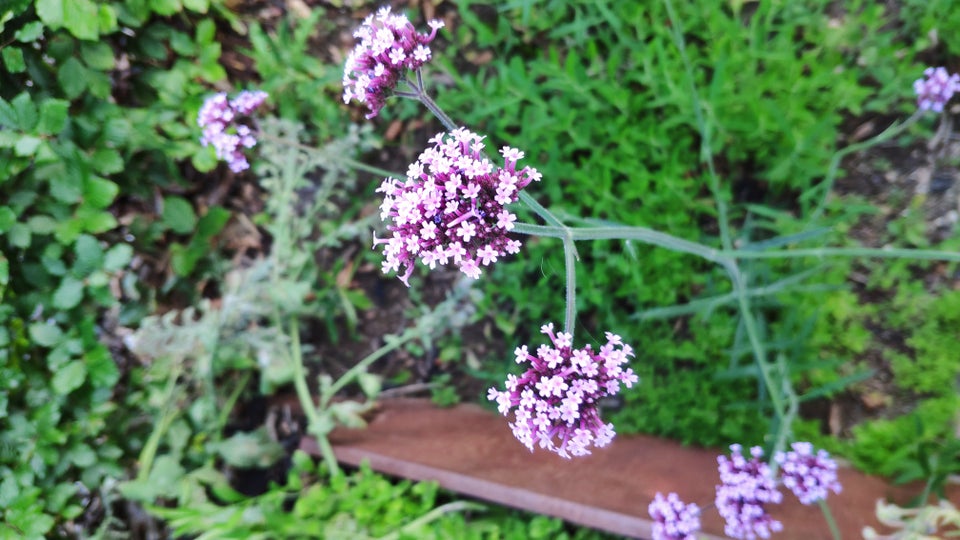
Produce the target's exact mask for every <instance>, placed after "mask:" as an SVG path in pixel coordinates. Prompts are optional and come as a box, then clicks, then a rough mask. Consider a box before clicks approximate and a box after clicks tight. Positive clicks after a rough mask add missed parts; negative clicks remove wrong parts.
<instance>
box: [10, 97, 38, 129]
mask: <svg viewBox="0 0 960 540" xmlns="http://www.w3.org/2000/svg"><path fill="white" fill-rule="evenodd" d="M10 104H11V105H13V110H14V111H16V113H17V125H18V126H19V127H20V129H21V130H23V131H27V132H31V131H33V128H34V127H36V125H37V106H36V105H34V104H33V100H31V99H30V94H28V93H26V92H23V93H21V94H19V95H18V96H17V97H15V98H13V100H12V101H11V102H10Z"/></svg>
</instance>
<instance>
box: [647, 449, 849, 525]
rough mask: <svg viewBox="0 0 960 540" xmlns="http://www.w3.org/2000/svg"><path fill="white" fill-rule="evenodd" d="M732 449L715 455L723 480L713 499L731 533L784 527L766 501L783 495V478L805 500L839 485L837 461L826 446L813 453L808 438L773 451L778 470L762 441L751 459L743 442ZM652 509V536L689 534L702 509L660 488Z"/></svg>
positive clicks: (814, 499) (818, 497) (808, 501)
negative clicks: (767, 460)
mask: <svg viewBox="0 0 960 540" xmlns="http://www.w3.org/2000/svg"><path fill="white" fill-rule="evenodd" d="M730 451H731V455H730V457H729V458H728V457H727V456H719V457H718V458H717V463H718V464H719V467H718V469H719V472H720V485H718V486H717V492H716V493H717V495H716V499H715V501H714V502H715V505H716V507H717V511H718V512H719V513H720V516H721V517H723V519H724V521H725V525H724V532H725V533H726V534H727V536H729V537H731V538H738V539H741V540H754V539H756V538H770V535H771V533H774V532H777V531H780V530H782V529H783V524H782V523H780V522H779V521H777V520H775V519H773V517H771V516H770V514H769V513H768V512H767V506H768V505H771V504H779V503H780V502H781V501H782V500H783V495H782V494H781V493H780V491H778V489H777V487H778V485H779V484H783V485H784V486H785V487H786V488H787V489H789V490H790V491H792V492H793V494H794V495H796V496H797V499H799V500H800V503H801V504H805V505H810V504H813V503H815V502H817V501H820V500H825V499H826V498H827V495H828V492H829V491H833V492H834V493H840V491H841V486H840V482H839V481H838V480H837V463H836V462H835V461H834V460H833V459H832V458H831V457H830V454H829V453H828V452H826V451H825V450H819V451H817V452H816V453H814V450H813V445H812V444H810V443H808V442H795V443H793V445H792V450H791V451H789V452H777V453H776V454H775V455H774V461H776V462H777V464H779V465H780V470H779V474H778V475H774V474H773V472H772V470H771V468H770V466H769V465H768V464H767V463H764V462H763V461H761V459H760V458H762V457H763V449H761V448H760V447H759V446H755V447H753V448H751V449H750V458H749V459H747V458H746V457H745V456H744V455H743V454H742V452H743V447H742V446H740V445H739V444H734V445H731V446H730ZM649 511H650V517H651V518H652V519H653V521H654V526H653V540H691V539H693V538H695V536H694V533H696V532H697V531H698V530H699V528H700V522H699V509H698V508H697V507H696V505H693V504H690V505H684V504H683V503H682V502H680V499H679V498H678V497H677V496H676V494H673V493H671V494H670V495H668V496H667V497H666V498H664V497H663V495H661V494H660V493H657V494H656V498H655V499H654V501H653V502H652V503H651V504H650V507H649Z"/></svg>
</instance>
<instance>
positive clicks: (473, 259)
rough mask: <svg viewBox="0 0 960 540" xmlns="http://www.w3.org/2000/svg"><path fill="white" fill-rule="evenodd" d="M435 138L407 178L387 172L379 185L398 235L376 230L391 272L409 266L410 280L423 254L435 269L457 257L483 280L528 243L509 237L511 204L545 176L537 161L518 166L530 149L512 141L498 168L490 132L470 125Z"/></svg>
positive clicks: (385, 209) (458, 262) (385, 211)
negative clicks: (487, 148)
mask: <svg viewBox="0 0 960 540" xmlns="http://www.w3.org/2000/svg"><path fill="white" fill-rule="evenodd" d="M430 143H431V144H432V145H433V146H432V147H430V148H427V149H426V150H424V152H423V153H422V154H420V157H419V158H418V159H417V161H416V163H413V164H412V165H410V167H409V169H407V179H406V181H400V180H398V179H396V178H387V179H385V180H384V181H383V184H382V185H381V186H380V188H379V189H378V190H377V191H378V192H382V193H383V194H384V199H383V204H381V205H380V211H381V214H380V217H381V218H382V219H384V220H386V219H387V218H390V219H391V220H392V223H391V224H389V225H388V226H387V229H388V230H389V231H390V232H391V236H390V237H389V238H384V239H381V238H377V237H376V236H374V240H373V242H374V247H376V246H377V245H384V246H385V247H384V261H383V272H384V273H389V272H391V271H394V272H400V267H401V266H402V267H403V271H402V273H401V274H400V276H399V277H400V280H401V281H403V283H404V284H406V285H407V286H409V285H410V284H409V282H408V280H409V278H410V274H412V273H413V267H414V263H415V262H416V260H417V259H418V258H419V259H420V261H421V262H422V263H423V264H424V265H426V266H428V267H430V268H436V266H437V264H441V265H445V264H447V263H449V262H453V264H455V265H456V266H457V267H458V268H460V270H461V271H462V272H463V273H464V274H466V275H468V276H470V277H472V278H474V279H476V278H478V277H479V276H480V267H481V266H488V265H490V264H491V263H494V262H496V261H497V260H498V259H499V258H500V257H502V256H504V255H505V254H507V253H517V252H518V251H520V242H519V241H518V240H511V239H510V238H508V236H507V233H508V231H510V230H511V229H513V222H514V221H516V219H517V217H516V216H515V215H514V214H513V213H511V212H510V211H509V210H507V209H506V208H505V207H506V205H508V204H510V203H512V202H516V200H517V198H518V197H519V193H520V190H521V189H523V188H524V187H526V186H527V184H529V183H530V182H532V181H535V180H540V173H539V172H537V170H536V169H534V168H532V167H524V168H523V169H521V170H519V171H518V170H517V168H516V165H517V160H519V159H521V158H523V152H521V151H519V150H517V149H515V148H510V147H504V148H503V149H502V150H501V151H500V153H501V154H503V159H504V166H503V167H502V168H500V167H495V166H494V165H493V163H491V162H490V160H488V159H486V158H485V157H483V154H482V152H483V148H484V144H483V137H480V136H479V135H477V134H475V133H472V132H470V131H467V130H466V129H462V128H461V129H457V130H455V131H453V132H451V133H449V134H443V133H440V134H438V135H436V136H435V137H433V138H432V139H430Z"/></svg>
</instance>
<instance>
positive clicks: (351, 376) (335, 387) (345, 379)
mask: <svg viewBox="0 0 960 540" xmlns="http://www.w3.org/2000/svg"><path fill="white" fill-rule="evenodd" d="M422 333H423V332H421V331H415V330H407V331H406V332H404V333H403V335H400V336H397V337H396V338H395V339H393V340H391V342H390V343H388V344H386V345H384V346H383V347H380V348H379V349H377V350H376V351H373V352H372V353H370V354H369V355H367V357H366V358H364V359H363V360H360V361H359V362H357V364H356V365H355V366H353V367H352V368H350V370H349V371H347V372H346V373H344V374H343V375H342V376H341V377H340V378H339V379H337V380H336V382H334V383H333V384H332V385H330V389H329V390H328V391H327V392H326V393H325V395H322V396H320V408H321V409H325V408H326V407H327V406H328V405H329V404H330V400H331V399H333V397H334V396H335V395H336V394H337V392H339V391H340V390H341V389H343V387H344V386H346V385H347V384H349V383H351V382H353V381H354V380H355V379H356V378H357V377H358V376H359V375H361V374H363V373H366V371H367V368H368V367H369V366H370V364H373V363H374V362H376V361H377V360H379V359H380V358H382V357H383V356H384V355H386V354H387V353H389V352H390V351H392V350H394V349H396V348H398V347H400V346H401V345H403V344H404V343H406V342H408V341H410V340H411V339H414V338H416V337H419V336H420V335H422Z"/></svg>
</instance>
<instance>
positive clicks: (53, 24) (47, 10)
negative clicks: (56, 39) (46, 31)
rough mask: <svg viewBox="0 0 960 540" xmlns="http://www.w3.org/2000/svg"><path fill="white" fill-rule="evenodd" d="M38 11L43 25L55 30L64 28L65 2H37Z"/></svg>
mask: <svg viewBox="0 0 960 540" xmlns="http://www.w3.org/2000/svg"><path fill="white" fill-rule="evenodd" d="M36 10H37V16H38V17H40V20H41V21H43V24H45V25H47V26H49V27H50V28H52V29H54V30H56V29H58V28H62V27H63V0H37V3H36Z"/></svg>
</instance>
